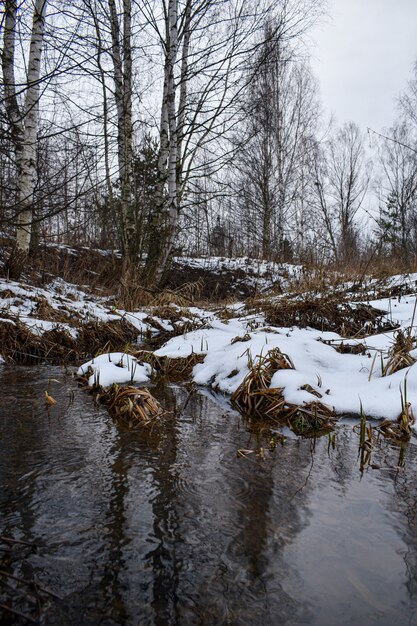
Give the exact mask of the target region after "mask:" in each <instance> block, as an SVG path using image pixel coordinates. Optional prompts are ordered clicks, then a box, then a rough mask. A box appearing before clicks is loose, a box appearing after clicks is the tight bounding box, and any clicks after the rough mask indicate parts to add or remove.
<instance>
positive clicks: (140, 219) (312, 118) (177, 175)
mask: <svg viewBox="0 0 417 626" xmlns="http://www.w3.org/2000/svg"><path fill="white" fill-rule="evenodd" d="M322 13H323V5H322V3H321V2H320V1H319V0H278V2H277V1H275V2H269V0H262V1H261V2H259V1H256V2H255V1H254V0H214V1H213V0H145V1H142V2H137V1H136V0H74V1H73V2H67V1H66V0H49V1H47V0H26V1H24V2H19V3H18V2H17V1H16V0H5V2H4V3H3V8H2V14H1V42H2V83H1V88H0V226H1V228H2V231H3V236H4V237H9V238H11V240H12V241H13V242H14V244H13V248H12V251H11V252H9V253H8V258H7V263H6V270H7V271H8V272H9V274H10V275H11V276H15V277H17V276H19V274H20V273H21V271H22V269H23V268H24V266H25V263H26V261H27V257H28V255H29V254H33V255H36V251H37V249H38V246H39V245H40V243H43V244H44V243H45V242H46V243H48V242H59V243H69V244H74V243H82V244H85V245H89V246H94V247H106V248H110V249H120V250H121V252H122V255H123V261H124V271H125V272H126V273H128V274H129V273H131V272H135V273H138V272H139V273H140V275H141V280H142V281H144V282H147V283H148V284H158V283H161V282H162V281H163V280H164V276H165V274H166V271H167V268H168V267H169V262H170V259H171V257H172V256H173V255H175V254H192V255H206V254H220V255H243V256H251V257H255V258H264V259H271V260H277V261H312V262H322V261H334V262H336V263H339V264H345V263H350V262H352V261H353V260H357V259H358V258H360V256H361V255H367V256H368V257H369V256H370V255H371V256H372V255H376V256H378V255H380V256H381V255H384V256H390V257H393V258H395V259H398V260H399V261H401V262H402V263H404V264H405V265H406V264H411V263H412V262H413V260H414V257H415V255H416V252H417V142H416V128H417V70H416V73H415V77H414V79H413V80H412V81H411V82H410V84H409V87H408V89H407V91H406V93H405V95H404V96H403V98H402V100H401V107H400V113H399V117H398V120H397V121H396V122H395V123H394V124H393V127H392V128H390V129H386V130H385V131H383V132H382V133H381V134H379V135H377V134H372V141H371V142H370V141H368V137H367V136H366V135H365V134H364V133H363V132H362V131H361V130H360V129H359V128H358V126H357V125H355V124H354V123H353V122H351V123H349V124H346V125H344V126H343V127H341V128H338V127H336V126H335V125H334V124H327V125H326V124H325V122H324V117H323V115H322V111H321V105H320V98H319V90H318V86H317V81H316V79H315V77H314V75H313V73H312V71H311V68H310V66H309V61H308V50H307V46H306V42H305V34H306V33H308V31H309V29H310V28H311V26H312V25H313V24H315V23H316V21H317V20H318V19H320V17H321V15H322Z"/></svg>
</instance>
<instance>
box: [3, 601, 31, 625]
mask: <svg viewBox="0 0 417 626" xmlns="http://www.w3.org/2000/svg"><path fill="white" fill-rule="evenodd" d="M0 609H3V610H4V611H8V612H9V613H12V615H17V616H18V617H22V618H23V619H25V620H26V621H28V622H31V624H36V620H34V619H33V618H32V617H29V615H25V614H24V613H21V612H20V611H16V609H12V607H11V606H7V604H0Z"/></svg>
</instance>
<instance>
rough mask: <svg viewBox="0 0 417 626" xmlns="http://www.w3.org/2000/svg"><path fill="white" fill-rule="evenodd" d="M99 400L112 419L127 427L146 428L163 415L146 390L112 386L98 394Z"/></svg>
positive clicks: (155, 401) (156, 402) (159, 406)
mask: <svg viewBox="0 0 417 626" xmlns="http://www.w3.org/2000/svg"><path fill="white" fill-rule="evenodd" d="M99 400H100V401H101V402H103V403H104V404H106V405H107V408H108V410H109V412H110V413H111V414H112V415H113V416H114V417H116V418H117V419H122V420H123V421H124V422H126V423H128V424H129V425H135V424H142V425H144V426H148V425H149V424H151V423H154V422H155V420H157V419H158V418H159V417H160V416H161V415H162V414H163V410H162V407H161V405H160V404H159V402H158V401H157V400H156V399H155V398H154V397H153V396H152V394H151V393H150V392H149V391H148V390H147V389H138V388H137V387H120V386H119V385H116V384H113V385H112V386H111V387H109V389H107V390H106V391H105V390H103V391H102V392H101V393H100V394H99Z"/></svg>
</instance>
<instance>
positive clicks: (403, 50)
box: [312, 0, 417, 130]
mask: <svg viewBox="0 0 417 626" xmlns="http://www.w3.org/2000/svg"><path fill="white" fill-rule="evenodd" d="M328 2H329V17H328V18H326V19H325V21H324V22H323V23H322V24H321V25H320V27H317V28H316V30H315V33H314V42H315V43H316V45H315V46H314V47H313V50H312V51H313V68H314V70H315V73H316V75H317V76H318V78H319V80H320V90H321V97H322V101H323V104H324V106H325V109H326V111H327V112H328V113H330V112H333V113H334V114H335V117H336V120H337V122H338V123H340V124H342V123H343V122H346V121H350V120H353V121H355V122H357V123H358V124H359V125H360V126H361V127H362V128H366V127H367V126H369V127H371V128H373V129H375V130H381V129H382V128H383V127H384V126H389V125H390V124H392V122H393V119H394V117H395V107H396V99H397V98H398V95H399V94H400V92H401V91H403V90H404V88H405V87H406V84H407V81H408V80H409V78H410V76H411V70H412V67H413V63H414V60H415V59H416V58H417V0H328Z"/></svg>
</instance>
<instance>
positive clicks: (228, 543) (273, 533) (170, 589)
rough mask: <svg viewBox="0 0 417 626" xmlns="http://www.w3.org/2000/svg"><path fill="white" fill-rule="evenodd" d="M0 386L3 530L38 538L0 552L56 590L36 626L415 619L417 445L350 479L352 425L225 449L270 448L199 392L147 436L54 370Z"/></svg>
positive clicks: (27, 372) (10, 375)
mask: <svg viewBox="0 0 417 626" xmlns="http://www.w3.org/2000/svg"><path fill="white" fill-rule="evenodd" d="M16 372H18V375H16ZM50 378H54V379H57V380H59V381H60V382H59V383H51V384H52V385H53V395H54V397H55V399H56V400H57V402H58V404H57V405H56V406H55V407H52V408H51V409H50V410H49V411H47V410H46V408H45V405H44V400H43V392H44V390H45V389H46V388H47V385H48V380H49V379H50ZM0 390H2V392H3V395H2V405H3V413H2V416H1V418H0V447H1V448H0V487H1V488H0V534H1V533H2V532H3V533H4V534H10V535H13V536H15V537H19V538H21V539H25V540H27V541H31V540H32V541H35V540H36V541H37V542H38V543H39V545H40V547H39V548H38V549H37V550H36V551H33V550H30V549H28V548H24V549H20V548H18V549H13V550H9V549H4V548H3V549H2V550H0V559H3V560H5V562H4V563H3V566H7V567H10V568H11V569H12V570H14V571H15V572H16V573H18V574H20V573H22V572H23V573H25V574H26V576H29V577H34V578H35V579H36V580H38V582H39V583H41V584H43V585H45V586H46V587H49V588H51V589H52V590H55V591H56V592H57V593H59V594H60V595H62V596H64V598H65V599H64V601H63V602H62V603H52V606H51V609H50V611H49V612H48V613H47V616H46V623H47V624H49V625H50V626H61V625H66V624H75V623H76V624H77V626H78V625H80V626H83V625H84V624H91V625H96V624H97V625H98V624H104V623H105V624H129V625H130V624H132V625H133V624H138V623H140V624H141V625H142V624H155V625H159V624H164V625H165V624H201V623H204V624H206V625H207V624H213V625H214V624H216V625H217V624H236V625H241V624H250V625H257V624H268V625H269V624H274V626H275V624H294V625H295V624H317V625H319V624H320V626H322V625H323V624H334V623H337V624H341V625H344V624H351V623H366V624H373V625H378V626H381V625H383V624H388V623H396V622H398V623H410V624H412V623H413V621H412V620H413V619H414V616H415V615H416V613H415V609H416V606H417V604H416V598H417V588H416V585H415V584H414V583H413V581H415V580H417V533H416V527H415V523H416V522H415V517H416V516H415V512H414V513H413V503H415V502H416V501H417V487H416V486H415V480H414V476H415V470H416V466H417V463H416V450H417V448H416V447H415V446H412V447H410V448H409V449H407V453H406V455H405V468H404V470H402V471H401V472H396V471H393V470H390V471H389V472H385V471H383V472H377V471H374V472H372V471H369V472H366V473H365V474H364V475H363V476H362V477H361V475H360V474H359V471H358V464H357V444H358V442H357V437H356V435H354V433H352V428H351V424H349V425H348V424H344V425H341V426H340V428H339V429H338V431H337V434H336V446H335V448H334V449H332V448H330V449H329V448H328V442H327V440H326V439H322V440H319V441H317V442H316V446H315V451H314V452H313V451H312V444H311V443H310V442H309V441H306V440H299V439H295V440H291V441H287V442H286V443H285V445H284V446H283V447H281V446H278V447H277V448H276V449H275V450H274V451H272V452H271V453H269V454H268V455H267V456H266V458H265V460H262V459H260V458H259V457H257V456H256V454H253V455H248V457H246V458H240V459H239V458H237V456H236V451H237V450H238V449H239V448H244V449H252V450H256V449H257V448H258V447H259V446H260V445H266V444H267V441H266V442H264V441H263V440H262V436H261V435H258V436H256V435H255V434H253V433H251V432H250V431H249V430H248V428H246V426H245V424H244V421H242V419H241V418H239V417H237V416H236V415H235V414H234V413H233V412H230V413H228V414H227V413H225V406H224V402H225V400H224V399H222V402H221V404H218V403H216V401H215V399H213V398H212V397H209V395H208V394H207V393H206V392H205V393H203V394H200V393H198V392H197V393H196V394H194V395H193V396H192V398H191V399H190V401H189V403H188V405H187V408H186V411H184V413H183V414H182V415H181V417H180V418H177V419H176V418H172V417H171V418H170V419H169V420H167V422H166V424H165V425H164V428H163V429H162V430H161V431H160V432H155V433H153V435H152V437H151V438H149V436H147V435H146V434H145V433H143V432H141V431H136V432H132V431H128V430H126V429H125V428H123V427H119V426H118V425H117V424H115V423H114V422H113V420H112V419H111V418H110V417H109V415H108V414H107V412H106V410H105V409H104V408H103V407H99V408H97V407H95V406H94V404H93V402H92V399H91V397H90V396H89V395H88V394H85V393H83V392H81V391H80V390H79V389H78V388H77V387H76V385H75V383H74V382H73V381H72V380H71V379H69V378H66V377H65V376H64V375H63V374H62V372H61V371H60V370H59V368H7V367H6V368H2V370H1V371H0ZM70 391H73V392H74V402H73V403H70V402H69V395H70V393H69V392H70ZM155 394H159V396H158V397H159V399H160V400H161V401H162V402H163V404H164V406H166V407H168V408H170V407H171V408H173V409H175V408H176V407H177V408H178V407H182V406H183V404H184V401H185V398H186V397H187V392H186V391H184V390H183V389H181V388H180V387H176V388H167V389H165V390H161V389H159V390H158V389H157V390H155ZM377 454H378V453H377ZM377 462H378V463H380V464H381V465H382V464H384V463H387V462H388V463H390V464H391V465H392V467H395V466H396V465H397V463H398V450H395V449H392V448H390V447H389V446H386V447H385V448H384V449H383V450H381V452H380V458H377ZM414 508H415V507H414ZM1 589H2V588H1V587H0V596H1V593H2V590H1ZM3 592H4V589H3ZM9 599H10V598H9ZM14 601H17V602H18V600H16V598H14ZM415 623H417V622H415Z"/></svg>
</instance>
